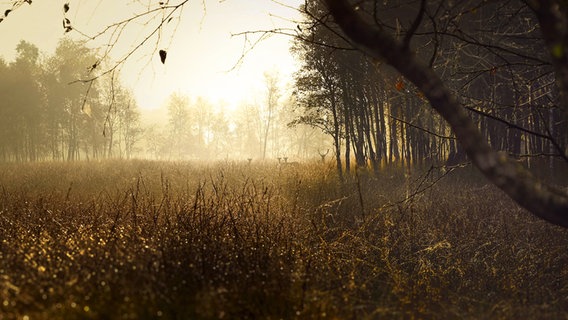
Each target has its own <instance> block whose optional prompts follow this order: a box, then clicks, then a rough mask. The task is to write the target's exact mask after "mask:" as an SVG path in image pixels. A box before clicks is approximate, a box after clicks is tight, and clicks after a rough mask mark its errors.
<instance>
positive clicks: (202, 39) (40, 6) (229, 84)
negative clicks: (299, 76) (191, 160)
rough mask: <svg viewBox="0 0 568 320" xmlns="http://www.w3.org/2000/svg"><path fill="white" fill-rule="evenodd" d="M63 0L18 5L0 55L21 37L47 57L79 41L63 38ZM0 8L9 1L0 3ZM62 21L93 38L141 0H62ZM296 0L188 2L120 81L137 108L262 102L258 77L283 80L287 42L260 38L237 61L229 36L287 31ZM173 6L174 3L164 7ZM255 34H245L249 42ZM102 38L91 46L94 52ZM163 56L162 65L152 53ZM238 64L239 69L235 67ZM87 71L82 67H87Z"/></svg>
mask: <svg viewBox="0 0 568 320" xmlns="http://www.w3.org/2000/svg"><path fill="white" fill-rule="evenodd" d="M65 2H68V1H47V0H37V1H33V4H32V5H31V6H30V5H27V4H24V5H23V6H21V7H20V8H19V9H18V10H16V11H14V12H13V13H11V14H10V16H9V17H8V18H7V19H5V20H4V21H3V22H2V23H0V39H2V44H1V46H0V57H3V58H4V59H5V60H8V61H11V60H12V59H13V57H14V56H15V53H16V50H15V48H16V45H17V44H18V42H19V41H20V40H25V41H28V42H30V43H32V44H34V45H36V46H38V47H39V49H40V50H41V51H42V52H44V53H46V54H53V52H54V50H55V47H56V45H57V42H58V40H59V39H61V38H62V37H72V38H73V39H79V40H81V39H82V40H84V39H85V37H83V36H81V35H79V34H78V33H77V32H70V33H68V34H64V30H63V27H62V23H61V21H62V19H63V4H64V3H65ZM0 3H1V4H2V7H0V9H3V10H4V9H6V8H7V7H8V4H6V2H0ZM69 3H70V8H71V9H70V10H69V12H68V13H67V15H66V17H67V18H69V19H70V20H71V23H72V25H73V27H74V28H76V29H77V30H79V31H81V32H83V33H84V34H86V35H89V36H91V35H94V34H96V33H97V32H100V31H102V30H103V29H104V27H105V26H107V25H109V24H111V23H113V22H116V21H118V20H120V19H121V18H126V17H130V16H132V14H134V13H140V12H143V11H144V8H145V7H144V5H143V3H144V4H146V3H148V1H132V0H123V1H113V0H110V1H108V0H107V1H102V0H100V1H93V0H88V1H87V0H82V1H72V0H71V1H69ZM301 3H303V1H302V0H284V1H280V2H278V3H277V2H273V1H271V0H254V1H251V0H225V1H219V0H203V1H201V0H200V1H189V2H188V4H186V5H185V7H184V9H183V12H182V14H181V19H179V21H178V19H175V18H174V19H172V21H171V22H170V23H168V24H167V26H166V27H165V28H164V29H163V30H162V32H161V34H160V37H159V39H158V40H156V38H152V39H151V40H149V41H148V43H147V44H146V45H144V47H143V48H142V49H141V50H140V51H139V52H138V53H136V54H134V55H133V56H131V57H130V58H129V59H128V60H127V62H126V64H125V65H124V66H123V67H122V68H121V73H120V80H121V81H122V83H123V84H124V85H125V86H127V87H128V88H129V89H131V90H132V91H133V92H134V94H135V97H136V99H137V101H138V105H139V106H140V107H141V108H142V109H155V108H159V107H162V106H163V105H164V104H165V103H166V100H167V98H168V96H170V94H171V93H173V92H176V93H180V94H185V95H187V96H189V97H192V98H197V97H204V98H206V99H208V100H210V101H211V102H212V103H213V104H215V105H220V106H224V107H225V108H229V109H232V108H234V107H235V106H237V105H238V104H239V103H241V102H254V101H255V100H256V101H259V100H261V99H262V94H263V90H264V88H265V80H264V76H263V74H264V72H266V71H269V72H277V73H278V74H279V76H280V79H281V83H282V85H285V84H286V83H287V82H289V81H290V79H291V78H290V76H291V74H292V72H293V71H294V68H295V62H294V60H293V58H292V56H291V54H290V52H289V46H290V37H287V36H282V35H274V36H272V37H270V38H268V39H265V40H263V41H261V42H260V43H259V44H258V45H257V46H256V47H255V48H254V50H252V51H250V52H248V53H247V54H246V55H245V56H244V60H242V61H241V63H238V62H239V61H240V58H241V56H242V54H243V50H247V49H248V48H250V44H249V45H248V46H247V45H245V41H244V40H245V38H244V37H243V36H232V35H234V34H236V33H240V32H245V31H255V30H271V29H276V28H289V29H293V28H294V27H295V25H296V24H295V23H294V22H293V20H298V19H299V13H298V12H297V11H296V10H294V9H293V8H297V7H298V6H299V5H300V4H301ZM170 4H173V2H170ZM149 30H150V29H148V28H146V29H144V27H143V26H141V25H140V26H136V27H135V28H130V29H127V30H125V32H124V33H123V34H122V36H121V38H120V41H119V42H118V44H117V46H116V47H115V50H114V51H112V52H111V57H112V58H113V59H115V60H120V59H121V58H122V57H123V56H124V54H125V53H126V52H128V51H129V50H130V49H131V48H133V46H135V45H137V44H138V43H139V42H140V41H141V40H143V35H144V34H143V32H146V33H147V32H148V31H149ZM257 38H258V35H251V36H249V40H251V41H253V42H254V41H256V39H257ZM103 41H106V40H104V38H101V39H99V40H95V41H91V42H89V43H88V46H89V47H93V48H95V47H98V48H100V45H101V43H103ZM160 49H164V50H166V51H167V52H168V56H167V59H166V63H165V64H162V63H161V62H160V59H159V57H158V53H157V50H160ZM237 63H238V64H237ZM86 67H87V66H86Z"/></svg>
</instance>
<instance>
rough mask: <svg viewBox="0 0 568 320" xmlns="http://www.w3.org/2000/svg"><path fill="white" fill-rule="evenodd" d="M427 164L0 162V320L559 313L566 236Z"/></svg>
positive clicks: (566, 286)
mask: <svg viewBox="0 0 568 320" xmlns="http://www.w3.org/2000/svg"><path fill="white" fill-rule="evenodd" d="M425 172H427V170H424V171H420V170H414V172H413V173H412V174H408V173H407V175H404V171H403V170H402V169H400V168H396V167H388V168H383V170H381V172H380V173H379V174H378V175H371V174H369V172H367V171H364V170H362V171H358V172H356V174H354V175H353V177H352V178H347V180H346V182H345V184H343V185H341V184H339V183H338V177H337V170H335V168H334V167H333V166H330V167H327V166H325V165H322V164H320V163H318V164H316V163H314V164H311V165H310V164H304V165H302V166H299V167H294V168H291V167H282V168H278V167H277V166H276V165H275V164H274V165H273V164H266V165H254V164H253V165H252V166H249V165H247V164H238V163H218V164H215V165H206V164H195V163H166V162H150V161H132V162H118V161H115V162H111V161H108V162H100V163H98V162H88V163H86V162H76V163H28V164H2V165H0V261H1V264H0V319H89V318H91V319H106V318H108V319H122V318H124V319H129V318H130V319H154V318H164V319H217V318H227V319H246V318H248V319H259V318H261V319H268V318H270V319H280V318H286V319H290V318H303V319H306V318H308V319H310V318H313V319H319V318H320V319H337V318H340V319H350V318H356V319H372V318H450V319H456V318H460V319H468V318H470V319H471V318H473V319H480V318H483V319H490V318H492V319H502V318H508V319H513V318H517V319H519V318H525V319H526V318H532V319H536V318H538V319H560V318H564V317H565V315H566V313H567V312H568V300H567V299H568V269H567V268H566V265H567V263H568V253H567V251H566V248H567V246H568V233H567V232H566V229H563V228H560V227H557V226H553V225H551V224H548V223H546V222H544V221H541V220H538V219H537V218H535V217H533V216H532V215H530V214H529V213H528V212H526V211H524V210H522V209H520V208H519V207H518V206H517V205H515V203H514V202H513V201H512V200H510V199H509V198H508V197H506V196H505V195H503V194H502V193H501V192H500V191H499V190H497V189H496V188H495V187H493V186H492V185H490V184H487V182H485V180H484V179H483V178H480V177H478V174H477V173H476V172H475V171H473V169H470V168H461V169H459V170H455V171H453V172H450V173H449V174H447V175H446V176H445V177H444V178H443V179H442V180H440V181H439V182H438V183H437V184H435V185H434V186H433V187H432V188H429V189H427V190H426V191H425V192H423V193H420V194H418V195H417V196H415V197H413V198H411V199H410V200H408V201H402V202H399V203H396V200H397V199H400V200H402V199H404V198H405V197H406V196H407V195H409V194H413V193H414V191H415V190H417V189H421V188H423V187H426V186H429V185H430V183H431V182H433V181H435V180H436V179H437V178H438V177H440V175H441V174H442V173H440V172H434V171H429V172H430V174H429V175H425ZM558 178H560V177H558ZM559 181H562V180H559ZM564 181H565V180H564Z"/></svg>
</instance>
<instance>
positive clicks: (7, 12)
mask: <svg viewBox="0 0 568 320" xmlns="http://www.w3.org/2000/svg"><path fill="white" fill-rule="evenodd" d="M10 12H12V10H11V9H8V10H6V11H4V17H7V16H8V15H9V14H10Z"/></svg>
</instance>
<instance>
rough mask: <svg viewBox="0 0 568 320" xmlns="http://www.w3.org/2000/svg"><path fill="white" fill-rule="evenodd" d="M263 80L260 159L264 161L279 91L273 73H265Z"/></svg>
mask: <svg viewBox="0 0 568 320" xmlns="http://www.w3.org/2000/svg"><path fill="white" fill-rule="evenodd" d="M264 80H265V83H266V101H265V109H264V112H263V116H262V119H263V126H264V129H263V131H264V132H263V134H262V159H266V150H267V147H268V140H269V139H268V138H269V135H268V134H269V132H270V130H271V129H272V126H273V125H274V124H273V121H274V115H275V112H276V109H277V108H278V100H279V99H280V90H279V86H278V75H277V74H275V73H270V72H265V73H264Z"/></svg>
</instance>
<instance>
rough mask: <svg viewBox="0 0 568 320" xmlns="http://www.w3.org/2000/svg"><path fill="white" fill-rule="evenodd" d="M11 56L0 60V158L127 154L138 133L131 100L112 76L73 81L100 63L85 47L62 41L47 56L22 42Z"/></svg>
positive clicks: (77, 157) (44, 158) (138, 116)
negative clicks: (87, 80)
mask: <svg viewBox="0 0 568 320" xmlns="http://www.w3.org/2000/svg"><path fill="white" fill-rule="evenodd" d="M16 52H17V54H16V57H15V60H14V61H13V62H10V63H7V62H6V61H5V60H4V59H0V90H1V91H2V92H1V94H0V96H2V97H3V98H2V101H1V103H0V160H2V161H39V160H69V161H71V160H80V159H100V158H107V157H115V156H121V157H130V156H131V155H132V153H133V147H134V144H135V143H136V142H137V140H138V139H140V136H141V133H142V129H141V128H140V124H139V118H140V113H139V111H138V109H137V105H136V101H135V100H134V99H133V97H132V93H131V92H130V91H129V90H127V89H125V88H124V87H123V86H122V85H121V83H120V81H119V80H117V79H116V78H111V77H102V78H101V79H100V81H98V82H96V83H94V82H81V81H78V80H81V79H85V78H88V77H89V76H90V69H89V66H92V65H93V64H94V63H95V62H96V61H99V60H98V58H97V57H96V56H95V55H94V53H93V52H92V51H91V50H90V49H88V48H87V47H85V46H84V45H82V44H80V43H78V42H74V41H72V40H69V39H67V38H64V39H62V40H61V41H60V42H59V43H58V45H57V48H56V50H55V53H54V54H53V55H51V56H42V54H41V53H40V51H39V49H38V48H37V47H36V46H35V45H33V44H31V43H29V42H26V41H23V40H22V41H21V42H20V43H19V44H18V45H17V47H16ZM77 81H78V82H77ZM73 82H75V83H73ZM72 83H73V84H72ZM87 93H88V94H87Z"/></svg>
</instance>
